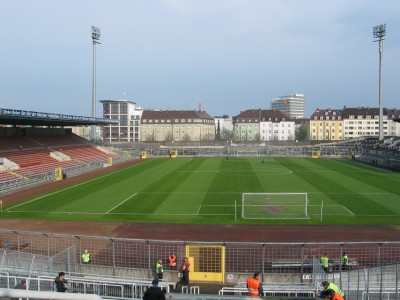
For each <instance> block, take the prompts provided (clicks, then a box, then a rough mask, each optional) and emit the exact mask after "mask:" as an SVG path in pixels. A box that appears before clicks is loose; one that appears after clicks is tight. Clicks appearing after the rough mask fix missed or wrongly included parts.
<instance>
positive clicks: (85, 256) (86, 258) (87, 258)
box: [82, 250, 91, 264]
mask: <svg viewBox="0 0 400 300" xmlns="http://www.w3.org/2000/svg"><path fill="white" fill-rule="evenodd" d="M90 261H91V259H90V253H89V251H87V250H85V252H83V254H82V262H83V263H84V264H88V263H90Z"/></svg>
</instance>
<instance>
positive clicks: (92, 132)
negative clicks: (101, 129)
mask: <svg viewBox="0 0 400 300" xmlns="http://www.w3.org/2000/svg"><path fill="white" fill-rule="evenodd" d="M100 36H101V34H100V28H97V27H95V26H92V40H93V84H92V118H96V44H100V42H99V41H100ZM90 135H91V140H92V141H93V142H95V141H96V125H92V127H91V130H90Z"/></svg>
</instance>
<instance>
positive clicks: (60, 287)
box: [54, 272, 68, 293]
mask: <svg viewBox="0 0 400 300" xmlns="http://www.w3.org/2000/svg"><path fill="white" fill-rule="evenodd" d="M54 283H55V284H56V289H57V292H60V293H65V292H66V291H67V290H68V286H67V283H68V281H67V280H66V279H65V273H64V272H60V273H58V276H57V277H56V279H55V280H54Z"/></svg>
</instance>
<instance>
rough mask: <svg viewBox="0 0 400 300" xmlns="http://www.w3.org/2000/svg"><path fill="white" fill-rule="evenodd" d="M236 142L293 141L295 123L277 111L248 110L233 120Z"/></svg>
mask: <svg viewBox="0 0 400 300" xmlns="http://www.w3.org/2000/svg"><path fill="white" fill-rule="evenodd" d="M233 128H234V129H233V130H234V138H235V140H236V141H272V140H279V141H282V140H294V139H295V123H294V121H292V120H290V119H289V118H288V117H287V116H286V115H285V114H284V113H282V112H280V111H279V110H263V109H249V110H246V111H243V112H241V113H240V114H239V115H237V116H236V117H235V118H234V124H233Z"/></svg>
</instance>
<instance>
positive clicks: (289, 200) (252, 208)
mask: <svg viewBox="0 0 400 300" xmlns="http://www.w3.org/2000/svg"><path fill="white" fill-rule="evenodd" d="M242 218H243V219H260V220H261V219H308V218H309V217H308V197H307V193H243V194H242Z"/></svg>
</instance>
